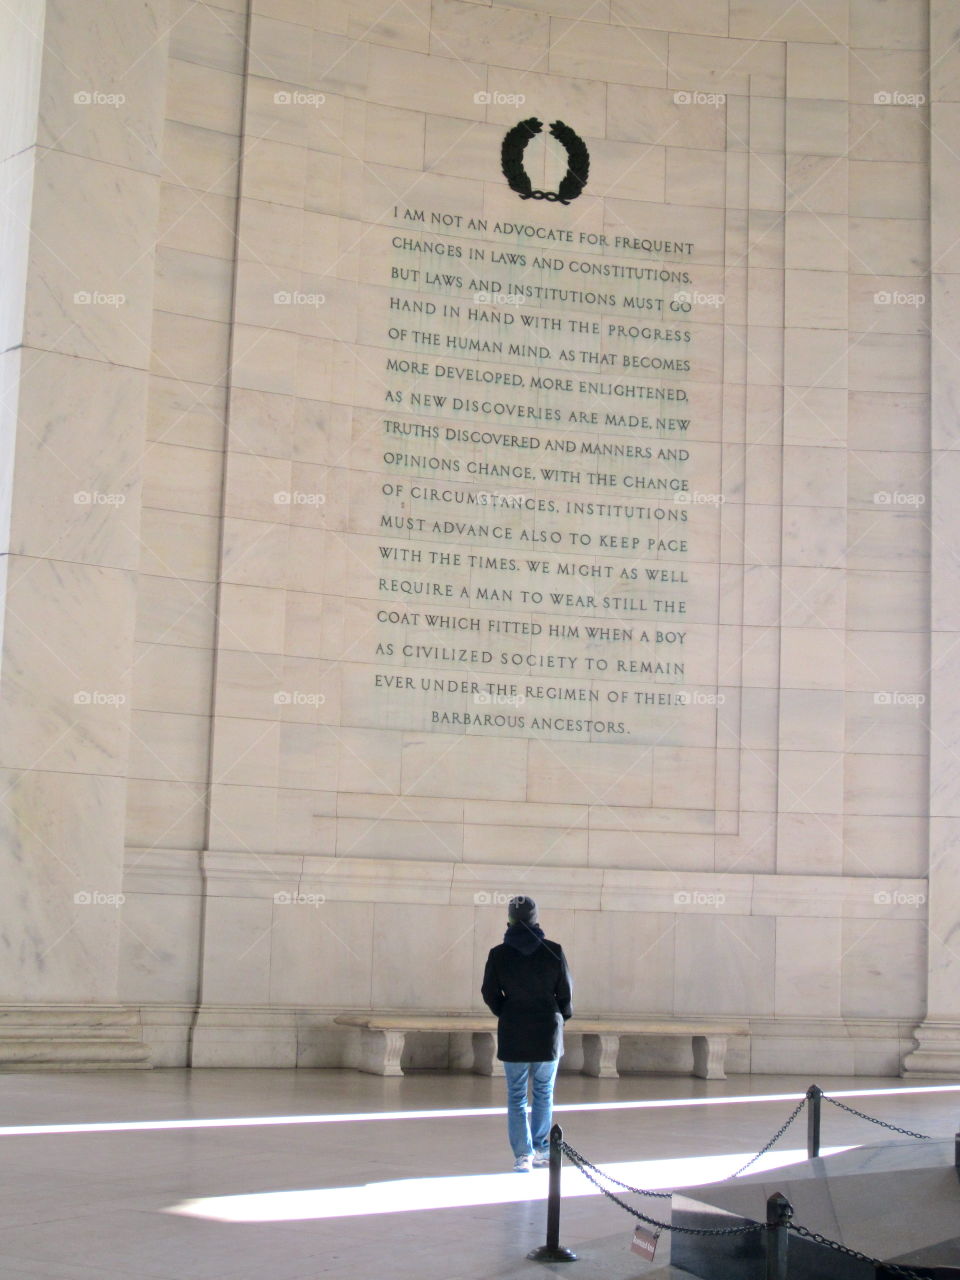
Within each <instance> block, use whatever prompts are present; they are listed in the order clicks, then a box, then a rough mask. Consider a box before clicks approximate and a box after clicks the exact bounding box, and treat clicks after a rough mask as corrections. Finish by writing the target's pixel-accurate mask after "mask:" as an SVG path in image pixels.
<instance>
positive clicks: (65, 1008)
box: [0, 1004, 150, 1071]
mask: <svg viewBox="0 0 960 1280" xmlns="http://www.w3.org/2000/svg"><path fill="white" fill-rule="evenodd" d="M149 1066H150V1050H149V1049H148V1047H147V1046H146V1045H145V1044H144V1043H143V1038H142V1029H141V1027H140V1021H139V1018H138V1017H137V1015H136V1013H134V1012H132V1011H131V1010H129V1009H125V1008H123V1006H121V1005H84V1004H75V1005H70V1004H50V1005H43V1004H31V1005H27V1004H0V1071H110V1070H113V1071H131V1070H133V1071H136V1070H142V1069H144V1068H148V1067H149Z"/></svg>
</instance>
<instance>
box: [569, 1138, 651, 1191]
mask: <svg viewBox="0 0 960 1280" xmlns="http://www.w3.org/2000/svg"><path fill="white" fill-rule="evenodd" d="M563 1150H564V1152H565V1153H566V1154H567V1155H568V1156H569V1157H570V1159H571V1160H572V1161H573V1163H574V1164H575V1165H576V1166H577V1168H578V1169H580V1170H581V1172H586V1170H587V1169H592V1170H593V1172H594V1173H599V1175H600V1177H601V1178H606V1180H607V1181H608V1182H612V1183H613V1184H614V1185H615V1186H617V1187H623V1189H624V1191H632V1192H633V1194H634V1195H635V1196H656V1197H657V1199H659V1200H669V1199H670V1198H671V1197H672V1195H673V1192H672V1191H645V1190H644V1189H643V1187H631V1185H630V1183H629V1182H621V1181H620V1179H619V1178H614V1177H613V1175H612V1174H609V1173H604V1171H603V1170H602V1169H598V1168H597V1166H596V1165H595V1164H591V1163H590V1161H589V1160H588V1159H587V1157H586V1156H584V1155H581V1154H580V1152H579V1151H577V1150H576V1149H575V1148H574V1147H571V1146H570V1144H569V1142H564V1143H563Z"/></svg>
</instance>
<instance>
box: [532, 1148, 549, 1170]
mask: <svg viewBox="0 0 960 1280" xmlns="http://www.w3.org/2000/svg"><path fill="white" fill-rule="evenodd" d="M549 1163H550V1148H549V1147H547V1148H546V1149H545V1150H544V1151H535V1152H534V1153H533V1167H534V1169H543V1168H545V1167H546V1166H547V1165H548V1164H549Z"/></svg>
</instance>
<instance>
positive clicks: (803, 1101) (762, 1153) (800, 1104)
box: [729, 1096, 807, 1178]
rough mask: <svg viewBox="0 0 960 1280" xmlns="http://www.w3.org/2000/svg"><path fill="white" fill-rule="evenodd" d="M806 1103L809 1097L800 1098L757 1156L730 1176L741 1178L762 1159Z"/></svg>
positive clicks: (752, 1157)
mask: <svg viewBox="0 0 960 1280" xmlns="http://www.w3.org/2000/svg"><path fill="white" fill-rule="evenodd" d="M806 1105H807V1099H806V1097H805V1096H804V1097H803V1098H801V1099H800V1101H799V1102H798V1103H797V1105H796V1106H795V1107H794V1109H793V1110H792V1111H791V1112H790V1115H789V1116H788V1117H787V1119H786V1121H785V1122H784V1123H783V1124H782V1125H781V1126H780V1128H779V1129H778V1130H777V1132H776V1133H775V1134H774V1135H773V1137H772V1138H771V1139H770V1141H769V1142H768V1143H767V1144H766V1146H764V1147H761V1148H760V1150H759V1151H758V1152H757V1154H756V1155H755V1156H751V1157H750V1159H749V1160H748V1161H747V1163H746V1164H744V1165H741V1166H740V1168H739V1169H738V1170H737V1172H736V1173H731V1174H730V1175H729V1176H730V1177H731V1178H739V1177H740V1175H741V1173H743V1171H744V1170H745V1169H749V1168H750V1166H751V1165H752V1164H755V1163H756V1162H757V1161H758V1160H759V1159H760V1157H761V1156H765V1155H766V1154H767V1152H768V1151H769V1150H770V1148H771V1147H772V1146H773V1145H774V1143H776V1142H778V1141H779V1140H780V1139H781V1138H782V1137H783V1135H784V1134H785V1133H786V1132H787V1130H788V1129H789V1128H790V1126H791V1125H792V1124H793V1122H794V1120H796V1118H797V1116H798V1115H799V1114H800V1112H801V1111H802V1110H803V1108H804V1107H805V1106H806Z"/></svg>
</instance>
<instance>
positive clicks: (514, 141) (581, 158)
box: [500, 116, 590, 204]
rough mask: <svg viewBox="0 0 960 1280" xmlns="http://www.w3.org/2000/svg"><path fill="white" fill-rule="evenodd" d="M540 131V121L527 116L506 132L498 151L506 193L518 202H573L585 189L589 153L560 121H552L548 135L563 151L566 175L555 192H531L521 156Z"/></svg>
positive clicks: (588, 167) (571, 131) (531, 185)
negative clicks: (512, 192) (518, 200)
mask: <svg viewBox="0 0 960 1280" xmlns="http://www.w3.org/2000/svg"><path fill="white" fill-rule="evenodd" d="M542 128H543V121H542V120H538V119H537V118H536V116H531V117H530V119H529V120H521V121H520V123H519V124H515V125H514V126H513V128H512V129H510V130H509V131H508V133H507V134H506V135H505V137H504V139H503V146H502V147H501V149H500V162H501V164H502V166H503V176H504V177H505V178H506V180H507V181H508V182H509V183H510V189H511V190H512V191H515V192H516V193H517V195H518V196H519V197H520V199H521V200H556V201H557V202H558V203H559V204H569V203H570V201H571V200H576V198H577V196H578V195H580V193H581V191H583V188H584V187H585V186H586V185H587V177H588V176H589V173H590V152H589V151H588V150H587V144H586V143H585V142H584V140H583V139H582V138H581V137H580V135H579V134H578V133H575V132H574V131H573V129H571V128H570V126H569V125H568V124H564V123H563V121H562V120H555V121H554V122H553V124H552V125H551V126H550V132H551V134H552V135H553V137H555V138H556V140H557V141H558V142H559V143H560V144H561V146H563V147H564V148H565V149H566V152H567V172H566V173H565V174H564V177H563V180H562V181H561V183H560V186H559V187H558V188H557V190H556V191H534V189H533V183H532V182H531V181H530V179H529V178H528V177H527V171H526V169H524V167H523V153H524V151H525V150H526V147H527V143H528V142H529V141H530V139H531V138H535V137H536V136H537V134H538V133H539V132H540V130H541V129H542Z"/></svg>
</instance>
